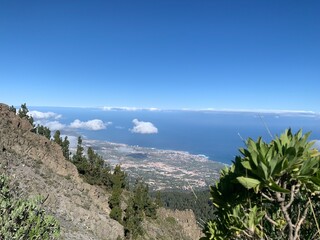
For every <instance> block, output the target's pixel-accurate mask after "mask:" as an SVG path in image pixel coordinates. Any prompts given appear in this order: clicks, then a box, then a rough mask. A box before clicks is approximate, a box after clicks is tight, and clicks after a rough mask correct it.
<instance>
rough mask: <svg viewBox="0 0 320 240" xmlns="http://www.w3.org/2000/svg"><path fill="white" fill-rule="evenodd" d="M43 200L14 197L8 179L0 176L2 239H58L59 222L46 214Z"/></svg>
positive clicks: (0, 237) (0, 232) (0, 228)
mask: <svg viewBox="0 0 320 240" xmlns="http://www.w3.org/2000/svg"><path fill="white" fill-rule="evenodd" d="M42 203H43V199H42V198H40V197H38V198H35V199H33V200H24V199H20V198H19V199H18V198H16V197H14V195H13V193H12V191H11V190H10V188H9V183H8V179H7V177H5V176H4V175H0V239H4V240H11V239H23V240H28V239H34V240H43V239H58V237H59V235H60V227H59V224H58V222H57V221H56V220H55V219H54V218H53V217H52V216H49V215H47V214H46V212H45V210H44V209H43V207H42Z"/></svg>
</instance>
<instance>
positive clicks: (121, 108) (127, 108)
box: [102, 107, 161, 111]
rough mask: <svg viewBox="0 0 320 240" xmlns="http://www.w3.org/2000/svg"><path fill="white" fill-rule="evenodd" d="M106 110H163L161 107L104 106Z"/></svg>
mask: <svg viewBox="0 0 320 240" xmlns="http://www.w3.org/2000/svg"><path fill="white" fill-rule="evenodd" d="M102 110H104V111H161V109H159V108H137V107H102Z"/></svg>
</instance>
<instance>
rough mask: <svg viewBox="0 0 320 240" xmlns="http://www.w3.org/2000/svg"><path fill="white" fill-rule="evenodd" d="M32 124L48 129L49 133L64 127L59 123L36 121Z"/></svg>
mask: <svg viewBox="0 0 320 240" xmlns="http://www.w3.org/2000/svg"><path fill="white" fill-rule="evenodd" d="M34 123H35V125H36V126H37V125H38V124H39V125H43V126H45V127H48V128H49V129H50V130H51V131H57V130H61V129H63V128H65V127H66V125H65V124H62V123H61V122H59V121H47V120H37V121H35V122H34Z"/></svg>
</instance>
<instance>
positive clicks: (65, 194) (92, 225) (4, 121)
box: [0, 103, 201, 240]
mask: <svg viewBox="0 0 320 240" xmlns="http://www.w3.org/2000/svg"><path fill="white" fill-rule="evenodd" d="M31 129H32V126H31V124H30V123H29V121H28V120H27V119H21V118H20V117H19V116H17V115H16V114H15V113H14V112H11V111H10V110H9V107H8V106H7V105H5V104H1V103H0V172H4V173H5V174H6V175H8V176H9V178H10V180H11V184H12V186H13V189H16V188H17V192H18V193H19V194H21V195H22V197H26V198H28V197H32V196H35V195H42V196H43V197H44V198H45V199H46V200H45V202H44V205H43V206H44V208H45V209H46V211H47V212H48V213H49V214H51V215H53V216H54V217H55V218H56V219H57V220H58V221H59V222H60V224H61V239H77V240H78V239H86V240H90V239H97V240H98V239H123V238H124V228H123V226H122V225H121V224H120V223H118V222H117V221H115V220H113V219H111V218H110V217H109V213H110V208H109V204H108V199H109V197H110V193H108V192H106V191H105V190H103V189H101V188H100V187H98V186H92V185H89V184H87V183H85V182H84V181H83V179H82V178H81V177H80V176H79V174H78V171H77V169H76V167H75V166H74V165H73V164H72V163H71V162H69V161H66V160H65V158H64V156H63V154H62V151H61V147H60V146H59V145H57V144H56V143H54V142H53V141H50V140H48V139H47V138H46V137H44V136H40V135H37V134H35V133H33V132H31V131H30V130H31ZM126 198H127V196H124V199H126ZM157 215H158V217H157V218H156V219H153V220H152V219H145V220H144V222H143V226H144V230H145V235H144V236H141V238H139V239H186V240H187V239H188V240H189V239H191V240H192V239H198V238H199V237H200V236H201V231H200V229H199V227H198V226H197V224H196V220H195V215H194V214H193V212H192V211H172V210H168V209H159V210H158V214H157Z"/></svg>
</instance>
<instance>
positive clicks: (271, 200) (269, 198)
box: [261, 192, 275, 202]
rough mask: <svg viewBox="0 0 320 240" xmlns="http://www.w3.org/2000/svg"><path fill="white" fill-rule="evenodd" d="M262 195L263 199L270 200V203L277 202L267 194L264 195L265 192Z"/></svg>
mask: <svg viewBox="0 0 320 240" xmlns="http://www.w3.org/2000/svg"><path fill="white" fill-rule="evenodd" d="M261 195H262V197H264V198H266V199H267V200H269V201H270V202H274V201H275V199H273V198H271V197H269V196H268V195H267V194H265V193H263V192H261Z"/></svg>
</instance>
